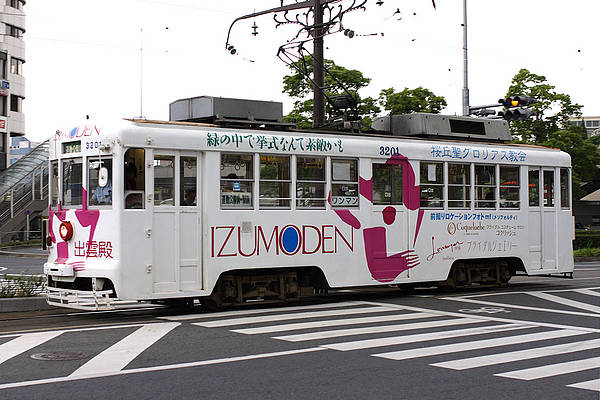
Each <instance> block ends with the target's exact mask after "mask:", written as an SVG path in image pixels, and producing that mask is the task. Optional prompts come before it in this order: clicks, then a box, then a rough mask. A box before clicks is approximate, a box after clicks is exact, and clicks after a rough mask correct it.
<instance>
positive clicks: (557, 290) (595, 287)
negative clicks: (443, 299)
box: [447, 278, 600, 299]
mask: <svg viewBox="0 0 600 400" xmlns="http://www.w3.org/2000/svg"><path fill="white" fill-rule="evenodd" d="M599 279H600V278H599ZM597 289H600V286H594V287H588V288H582V289H556V290H544V293H560V292H576V291H579V290H597ZM527 293H530V292H528V291H521V292H499V291H495V292H486V293H480V294H470V295H467V296H447V297H448V298H458V299H474V298H476V297H487V296H505V295H515V294H527Z"/></svg>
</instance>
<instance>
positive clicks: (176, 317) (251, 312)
mask: <svg viewBox="0 0 600 400" xmlns="http://www.w3.org/2000/svg"><path fill="white" fill-rule="evenodd" d="M360 304H361V303H360V302H358V301H345V302H342V303H331V304H313V305H309V306H294V307H273V308H261V309H258V310H236V311H223V312H217V313H210V312H206V313H202V314H186V315H173V316H168V317H158V318H159V319H166V320H168V321H187V320H191V319H202V318H220V317H231V316H236V315H255V314H267V313H270V312H276V311H298V310H312V309H319V308H323V309H325V308H336V307H350V306H356V305H360Z"/></svg>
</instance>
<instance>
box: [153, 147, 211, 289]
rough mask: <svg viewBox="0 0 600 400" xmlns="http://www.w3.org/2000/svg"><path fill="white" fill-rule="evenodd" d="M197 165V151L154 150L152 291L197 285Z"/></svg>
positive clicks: (198, 209)
mask: <svg viewBox="0 0 600 400" xmlns="http://www.w3.org/2000/svg"><path fill="white" fill-rule="evenodd" d="M199 168H200V160H199V154H198V153H186V152H174V151H154V154H153V163H152V171H153V188H152V190H153V200H152V202H153V213H152V239H153V246H152V259H153V267H152V278H153V291H154V293H174V292H178V291H183V290H194V289H201V286H202V284H201V282H202V276H201V259H202V256H201V246H200V238H201V236H200V235H201V224H200V221H201V220H200V218H201V212H200V209H201V208H200V204H199V200H200V196H199V195H198V190H199V187H200V185H199V177H200V174H199Z"/></svg>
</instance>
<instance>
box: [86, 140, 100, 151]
mask: <svg viewBox="0 0 600 400" xmlns="http://www.w3.org/2000/svg"><path fill="white" fill-rule="evenodd" d="M98 146H100V142H99V141H95V142H86V143H85V149H86V150H92V149H97V148H98Z"/></svg>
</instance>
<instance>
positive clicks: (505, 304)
mask: <svg viewBox="0 0 600 400" xmlns="http://www.w3.org/2000/svg"><path fill="white" fill-rule="evenodd" d="M441 300H453V301H461V302H463V303H475V304H483V305H486V306H494V307H505V308H518V309H521V310H531V311H543V312H551V313H557V314H570V315H582V316H585V317H595V318H600V314H590V313H584V312H579V311H566V310H555V309H552V308H540V307H529V306H520V305H518V304H508V303H496V302H492V301H483V300H473V299H461V298H457V297H444V298H441Z"/></svg>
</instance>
